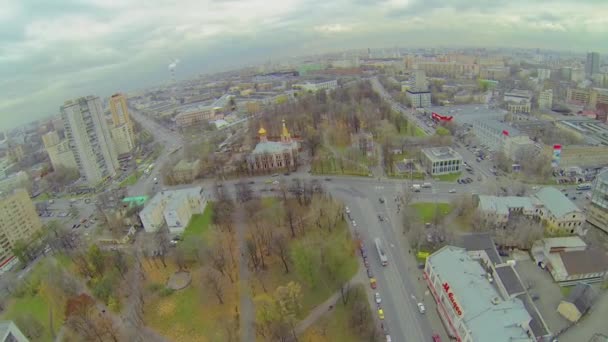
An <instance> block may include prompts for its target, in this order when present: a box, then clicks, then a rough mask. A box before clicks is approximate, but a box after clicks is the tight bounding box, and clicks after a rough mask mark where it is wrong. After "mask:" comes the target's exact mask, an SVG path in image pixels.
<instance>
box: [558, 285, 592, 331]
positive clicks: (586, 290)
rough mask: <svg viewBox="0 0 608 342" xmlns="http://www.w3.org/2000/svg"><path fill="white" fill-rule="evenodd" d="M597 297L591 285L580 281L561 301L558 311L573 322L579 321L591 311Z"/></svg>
mask: <svg viewBox="0 0 608 342" xmlns="http://www.w3.org/2000/svg"><path fill="white" fill-rule="evenodd" d="M595 299H596V293H595V291H593V288H592V287H591V285H589V284H585V283H578V284H576V286H574V288H573V289H572V290H571V291H570V293H569V294H568V297H566V298H564V299H562V300H561V301H560V302H559V306H558V307H557V312H559V313H560V315H562V316H563V317H564V318H565V319H567V320H569V321H570V322H572V323H575V322H578V320H579V319H581V317H583V315H584V314H585V313H587V311H589V309H590V308H591V306H592V305H593V301H594V300H595Z"/></svg>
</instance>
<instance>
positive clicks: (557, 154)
mask: <svg viewBox="0 0 608 342" xmlns="http://www.w3.org/2000/svg"><path fill="white" fill-rule="evenodd" d="M561 159H562V145H559V144H555V145H553V158H551V166H552V167H558V166H559V162H560V160H561Z"/></svg>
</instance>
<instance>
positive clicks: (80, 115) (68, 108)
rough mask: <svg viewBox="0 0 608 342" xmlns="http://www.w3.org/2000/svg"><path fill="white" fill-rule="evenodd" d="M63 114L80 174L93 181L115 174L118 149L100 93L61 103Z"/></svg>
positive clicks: (90, 182) (93, 183)
mask: <svg viewBox="0 0 608 342" xmlns="http://www.w3.org/2000/svg"><path fill="white" fill-rule="evenodd" d="M61 117H62V119H63V122H64V125H65V135H66V138H67V139H68V141H69V142H70V148H71V150H72V152H73V153H74V158H75V159H76V164H77V165H78V169H79V171H80V175H81V176H83V177H85V178H86V180H87V182H88V183H89V184H90V185H95V184H97V183H99V182H101V181H103V180H104V179H106V178H107V177H113V176H114V175H116V169H117V168H118V160H117V158H116V149H115V148H114V143H113V141H112V138H111V134H110V130H109V128H108V124H107V122H106V119H105V117H104V113H103V110H102V107H101V101H100V100H99V97H97V96H92V95H89V96H86V97H80V98H78V99H75V100H70V101H66V102H65V103H64V105H63V106H61Z"/></svg>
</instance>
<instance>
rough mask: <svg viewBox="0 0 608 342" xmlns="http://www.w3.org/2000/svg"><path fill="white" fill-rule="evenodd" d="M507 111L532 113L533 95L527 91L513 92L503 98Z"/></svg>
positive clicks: (507, 93)
mask: <svg viewBox="0 0 608 342" xmlns="http://www.w3.org/2000/svg"><path fill="white" fill-rule="evenodd" d="M503 100H504V102H506V103H507V110H508V111H509V112H511V113H530V110H531V100H532V95H531V94H530V92H529V91H527V90H517V89H514V90H511V91H510V92H506V93H505V95H504V97H503Z"/></svg>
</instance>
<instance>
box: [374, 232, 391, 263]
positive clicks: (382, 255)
mask: <svg viewBox="0 0 608 342" xmlns="http://www.w3.org/2000/svg"><path fill="white" fill-rule="evenodd" d="M374 242H375V243H376V251H378V257H380V263H381V264H382V266H386V265H388V258H387V257H386V253H385V252H384V248H383V247H382V242H381V241H380V239H379V238H376V239H375V240H374Z"/></svg>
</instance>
